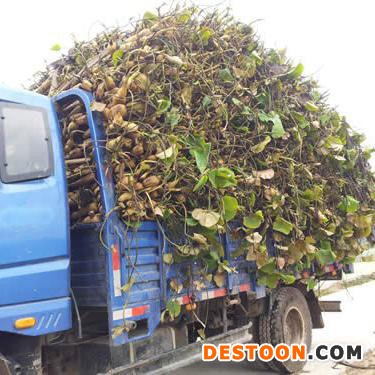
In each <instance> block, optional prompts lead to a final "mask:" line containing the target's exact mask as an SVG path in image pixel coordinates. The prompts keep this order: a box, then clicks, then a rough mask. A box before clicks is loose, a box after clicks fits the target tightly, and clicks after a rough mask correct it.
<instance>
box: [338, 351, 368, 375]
mask: <svg viewBox="0 0 375 375" xmlns="http://www.w3.org/2000/svg"><path fill="white" fill-rule="evenodd" d="M352 365H353V367H348V369H347V370H346V372H345V375H357V374H361V375H375V350H373V351H371V352H369V353H367V354H366V355H365V358H364V359H363V361H361V362H355V363H353V364H352Z"/></svg>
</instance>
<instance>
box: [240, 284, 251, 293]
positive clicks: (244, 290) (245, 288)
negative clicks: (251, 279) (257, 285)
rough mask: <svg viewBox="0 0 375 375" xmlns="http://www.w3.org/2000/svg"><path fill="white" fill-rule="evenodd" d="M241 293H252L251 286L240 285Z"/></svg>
mask: <svg viewBox="0 0 375 375" xmlns="http://www.w3.org/2000/svg"><path fill="white" fill-rule="evenodd" d="M240 292H250V285H249V284H241V285H240Z"/></svg>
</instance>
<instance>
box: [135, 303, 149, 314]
mask: <svg viewBox="0 0 375 375" xmlns="http://www.w3.org/2000/svg"><path fill="white" fill-rule="evenodd" d="M148 308H149V305H145V306H138V307H133V308H132V316H139V315H143V314H146V312H147V311H148Z"/></svg>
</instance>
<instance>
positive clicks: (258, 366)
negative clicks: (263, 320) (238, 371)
mask: <svg viewBox="0 0 375 375" xmlns="http://www.w3.org/2000/svg"><path fill="white" fill-rule="evenodd" d="M250 333H251V335H252V340H251V343H254V344H261V342H260V337H259V318H254V319H253V320H252V326H251V328H250ZM248 363H249V366H250V369H251V370H261V371H265V370H270V369H271V368H270V367H269V366H268V364H267V362H263V361H261V360H260V359H259V358H258V356H257V357H256V358H255V361H251V362H250V361H249V362H248ZM271 370H272V369H271Z"/></svg>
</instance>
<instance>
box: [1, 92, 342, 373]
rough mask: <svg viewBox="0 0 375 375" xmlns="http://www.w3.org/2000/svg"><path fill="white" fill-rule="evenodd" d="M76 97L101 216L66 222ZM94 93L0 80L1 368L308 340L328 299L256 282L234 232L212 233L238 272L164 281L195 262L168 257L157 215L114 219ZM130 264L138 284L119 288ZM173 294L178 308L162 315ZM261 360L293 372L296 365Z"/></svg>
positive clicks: (67, 365) (134, 366) (51, 369)
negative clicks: (67, 142) (26, 87)
mask: <svg viewBox="0 0 375 375" xmlns="http://www.w3.org/2000/svg"><path fill="white" fill-rule="evenodd" d="M77 100H78V101H80V103H81V104H82V105H83V107H84V109H85V112H86V115H87V122H88V126H89V130H90V137H91V142H92V145H93V157H94V162H95V166H96V179H97V181H98V186H99V188H100V199H101V206H102V208H103V220H102V222H100V223H94V224H79V225H75V226H74V227H71V225H70V220H69V205H68V187H67V180H66V171H65V168H66V167H65V163H64V148H63V143H62V135H61V128H60V125H59V111H61V109H62V108H64V106H66V105H69V103H71V102H72V101H77ZM91 102H92V96H91V94H90V93H88V92H86V91H84V90H81V89H71V90H69V91H66V92H63V93H61V94H59V95H57V96H56V97H53V98H49V97H46V96H43V95H39V94H37V93H34V92H28V91H20V90H12V89H8V88H5V87H0V238H1V242H0V374H1V375H3V374H4V375H5V374H7V375H9V374H127V373H132V374H135V373H137V374H138V373H155V374H156V373H166V372H168V371H171V370H173V369H174V368H177V367H178V366H183V365H186V364H188V363H189V362H191V361H194V360H197V359H199V357H200V350H201V345H202V342H205V341H208V342H213V343H219V342H233V341H236V342H244V341H246V340H250V339H251V338H252V340H253V341H255V342H259V343H261V342H271V343H273V344H277V343H278V342H283V341H286V342H287V343H293V342H294V343H305V344H306V345H307V346H308V348H309V346H310V344H311V330H312V328H322V327H323V320H322V314H321V312H322V310H324V306H322V304H320V303H319V302H318V300H317V298H316V296H315V294H314V292H313V291H307V288H306V286H305V284H304V283H302V282H296V283H295V284H294V285H289V286H286V285H280V286H279V287H278V288H276V289H274V290H268V289H267V288H265V287H264V286H262V285H257V282H256V266H255V264H254V262H249V261H246V259H244V258H243V257H239V258H234V257H232V256H231V254H232V252H233V251H234V250H235V249H236V248H237V246H238V241H240V240H239V239H235V238H232V237H231V235H230V234H227V235H223V236H222V237H221V238H220V239H219V240H220V241H221V243H222V245H223V247H224V254H225V255H224V258H225V260H227V262H228V265H229V266H230V267H233V268H234V269H235V270H236V272H232V273H228V274H226V279H225V283H224V285H223V286H222V287H220V288H218V287H217V286H215V285H214V284H211V283H207V284H206V285H205V286H204V287H200V288H196V289H194V290H191V289H190V290H187V289H183V290H180V291H178V293H176V291H174V290H172V289H171V287H170V280H171V279H172V278H173V277H175V275H176V274H178V273H179V272H180V271H181V269H182V268H183V267H185V268H186V267H193V268H194V266H195V265H194V264H193V263H189V262H187V263H186V262H185V263H182V264H172V265H169V264H166V263H165V262H163V256H164V254H167V253H168V252H171V251H172V249H171V246H170V245H169V244H168V242H167V241H166V240H165V238H164V230H163V228H162V227H161V226H160V224H159V223H158V222H155V221H147V222H143V223H142V224H141V226H140V227H139V228H137V230H134V229H132V228H129V227H127V226H126V225H125V224H124V223H123V222H122V221H121V220H120V218H119V217H118V214H117V212H116V210H115V209H114V208H115V206H116V195H115V188H114V182H113V178H112V173H111V168H110V165H109V162H108V160H107V159H106V149H105V147H103V144H104V142H105V140H106V137H105V133H104V129H103V125H102V122H101V117H100V113H98V112H96V111H92V110H91ZM274 251H275V248H274V244H273V243H272V240H271V239H270V240H269V241H268V252H269V253H270V254H271V255H272V254H273V252H274ZM129 259H130V260H131V262H132V264H133V265H135V266H136V267H135V271H134V269H133V268H132V269H130V267H129ZM130 272H134V275H133V276H134V277H133V279H134V282H133V285H132V286H131V288H128V289H127V288H123V286H124V284H126V281H127V280H129V273H130ZM337 274H338V275H339V274H340V272H338V273H337ZM336 277H337V276H336ZM171 300H172V301H175V302H176V303H178V304H179V305H180V306H181V313H180V314H179V316H178V317H177V318H176V319H174V320H173V321H169V322H163V321H161V313H162V312H163V311H164V310H165V309H166V305H167V303H168V301H171ZM276 306H277V308H276ZM330 309H331V310H332V305H331V306H330ZM335 309H336V310H337V306H336V308H334V310H335ZM275 327H278V328H280V329H277V330H275V329H274V328H275ZM202 329H204V334H205V340H201V336H202V334H201V333H200V332H202V331H200V330H202ZM249 330H250V333H251V336H249ZM264 366H266V367H267V368H269V369H272V370H276V371H286V372H294V371H297V370H299V369H301V368H302V367H303V363H295V362H294V363H292V362H284V363H277V362H269V363H268V364H267V365H264Z"/></svg>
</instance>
